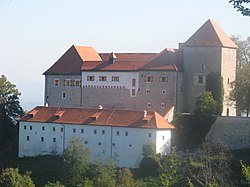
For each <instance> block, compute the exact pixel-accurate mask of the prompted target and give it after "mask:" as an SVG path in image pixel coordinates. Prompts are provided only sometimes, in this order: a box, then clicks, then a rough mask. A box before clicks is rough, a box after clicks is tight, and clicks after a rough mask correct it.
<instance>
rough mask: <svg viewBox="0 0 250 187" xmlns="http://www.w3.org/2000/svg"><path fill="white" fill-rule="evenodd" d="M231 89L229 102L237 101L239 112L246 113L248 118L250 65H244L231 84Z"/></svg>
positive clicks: (249, 109)
mask: <svg viewBox="0 0 250 187" xmlns="http://www.w3.org/2000/svg"><path fill="white" fill-rule="evenodd" d="M231 87H232V90H231V92H230V95H229V100H231V101H236V108H237V110H238V112H246V114H247V117H248V115H249V111H250V64H244V65H243V66H242V68H241V69H239V70H238V74H237V78H236V80H235V81H234V82H232V83H231Z"/></svg>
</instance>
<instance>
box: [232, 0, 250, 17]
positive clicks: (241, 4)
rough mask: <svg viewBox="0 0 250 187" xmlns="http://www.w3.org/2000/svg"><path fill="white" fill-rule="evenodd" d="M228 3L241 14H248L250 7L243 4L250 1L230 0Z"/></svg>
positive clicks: (249, 14)
mask: <svg viewBox="0 0 250 187" xmlns="http://www.w3.org/2000/svg"><path fill="white" fill-rule="evenodd" d="M229 3H232V4H233V6H234V8H236V9H237V11H239V12H240V13H241V14H242V15H243V16H250V9H249V8H247V7H246V6H245V5H244V4H247V3H250V0H230V1H229Z"/></svg>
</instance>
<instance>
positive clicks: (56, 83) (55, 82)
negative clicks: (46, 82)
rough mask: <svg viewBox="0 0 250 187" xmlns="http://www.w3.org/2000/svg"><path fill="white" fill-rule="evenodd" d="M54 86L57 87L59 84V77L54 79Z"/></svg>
mask: <svg viewBox="0 0 250 187" xmlns="http://www.w3.org/2000/svg"><path fill="white" fill-rule="evenodd" d="M54 86H55V87H58V86H59V79H54Z"/></svg>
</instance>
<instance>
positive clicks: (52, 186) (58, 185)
mask: <svg viewBox="0 0 250 187" xmlns="http://www.w3.org/2000/svg"><path fill="white" fill-rule="evenodd" d="M45 187H65V186H64V185H63V184H61V183H60V182H59V181H56V182H55V183H51V182H48V183H47V184H45Z"/></svg>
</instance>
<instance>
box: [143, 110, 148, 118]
mask: <svg viewBox="0 0 250 187" xmlns="http://www.w3.org/2000/svg"><path fill="white" fill-rule="evenodd" d="M146 117H147V111H146V110H144V111H143V118H146Z"/></svg>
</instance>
